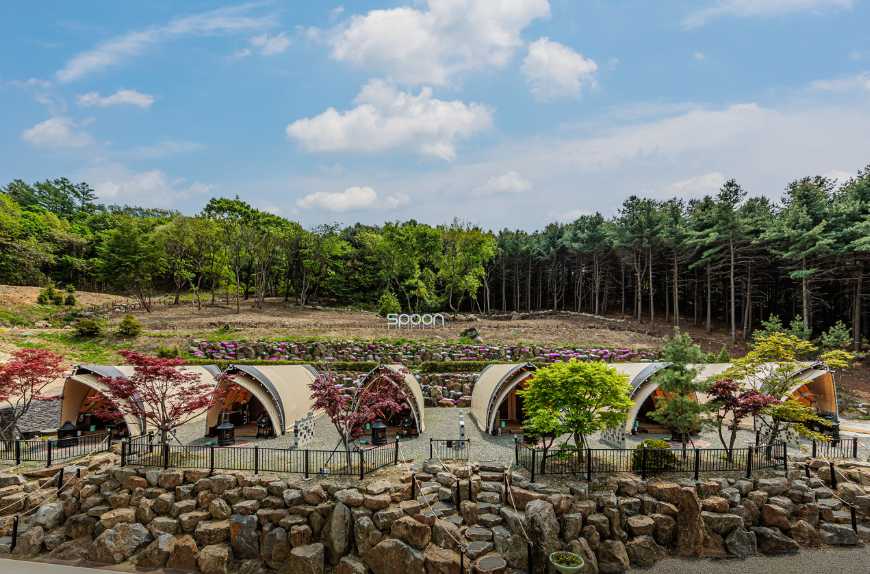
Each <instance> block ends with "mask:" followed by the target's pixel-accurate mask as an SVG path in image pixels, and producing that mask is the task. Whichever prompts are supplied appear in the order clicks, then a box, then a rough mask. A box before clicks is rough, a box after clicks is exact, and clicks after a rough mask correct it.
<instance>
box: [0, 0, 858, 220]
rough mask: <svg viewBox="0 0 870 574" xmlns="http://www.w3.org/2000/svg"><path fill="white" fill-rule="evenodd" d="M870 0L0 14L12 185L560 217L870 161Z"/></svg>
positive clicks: (0, 175) (479, 1) (166, 198)
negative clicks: (63, 184)
mask: <svg viewBox="0 0 870 574" xmlns="http://www.w3.org/2000/svg"><path fill="white" fill-rule="evenodd" d="M868 24H870V2H868V1H867V0H696V1H694V2H689V1H677V0H674V1H662V2H641V1H635V2H628V1H617V0H598V1H582V2H578V1H576V0H573V1H571V0H550V1H547V0H498V1H497V0H428V1H415V0H408V1H406V2H344V3H338V2H333V3H330V2H277V1H265V2H256V3H248V4H239V3H236V4H229V3H224V2H210V1H189V2H184V3H179V2H170V1H159V0H152V1H149V2H143V3H129V2H124V3H118V2H102V1H90V2H65V1H55V2H40V3H38V5H37V4H34V3H29V4H26V5H25V4H19V5H18V6H13V5H12V3H3V5H2V6H0V38H2V40H0V46H2V49H0V106H2V109H3V122H2V129H0V158H2V160H0V181H2V182H8V181H10V180H12V179H14V178H21V179H25V180H37V179H43V178H51V177H59V176H67V177H70V178H72V179H76V180H84V181H88V182H89V183H90V184H91V185H92V186H93V187H94V188H95V189H96V191H97V193H98V194H99V195H100V197H101V198H102V199H103V200H104V201H106V202H110V203H128V204H136V205H145V206H156V207H166V208H173V209H178V210H181V211H183V212H186V213H195V212H196V211H197V210H198V209H199V208H200V207H201V206H202V205H203V204H204V202H205V201H207V200H208V198H209V197H212V196H227V197H232V196H234V195H238V196H240V197H241V198H243V199H245V200H247V201H249V202H250V203H252V204H253V205H255V206H257V207H259V208H262V209H266V210H270V211H273V212H276V213H279V214H281V215H284V216H286V217H289V218H292V219H297V220H299V221H301V222H302V223H303V224H304V225H306V226H312V225H316V224H318V223H324V222H333V221H338V222H345V223H351V222H355V221H363V222H367V223H379V222H382V221H385V220H396V219H408V218H415V219H417V220H421V221H426V222H430V223H440V222H445V221H450V220H451V219H453V218H454V217H459V218H461V219H464V220H467V221H470V222H474V223H479V224H481V225H484V226H486V227H489V228H501V227H521V228H538V227H542V226H543V225H545V224H546V223H547V222H549V221H553V220H569V219H571V218H573V217H576V216H577V215H579V214H581V213H587V212H593V211H596V210H599V211H602V212H604V213H607V214H611V213H614V212H615V210H616V209H618V207H619V205H620V203H621V202H622V200H623V199H624V198H625V197H627V196H628V195H630V194H642V195H648V196H653V197H658V198H666V197H670V196H673V195H679V196H682V197H685V198H687V199H688V198H691V197H697V196H699V195H703V194H704V193H712V192H715V190H716V189H717V188H718V187H719V185H721V183H722V182H723V181H724V179H726V178H730V177H735V178H737V180H738V181H739V182H741V183H742V184H743V185H744V187H745V188H746V189H747V190H748V191H749V192H750V193H752V194H765V195H768V196H770V197H773V198H776V197H779V195H780V194H781V191H782V189H783V188H784V186H785V185H786V183H788V181H790V180H792V179H795V178H798V177H801V176H804V175H815V174H823V175H828V176H831V177H837V178H840V179H841V180H842V179H844V178H846V177H848V175H849V174H851V173H854V172H855V171H857V170H858V169H859V168H861V167H863V166H864V165H866V164H868V163H870V135H868V134H870V35H868V34H867V33H866V30H867V28H868Z"/></svg>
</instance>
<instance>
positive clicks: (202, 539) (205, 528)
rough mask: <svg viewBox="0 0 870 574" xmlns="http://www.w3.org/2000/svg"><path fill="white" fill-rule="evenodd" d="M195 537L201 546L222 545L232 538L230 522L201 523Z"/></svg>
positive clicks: (194, 533) (197, 527)
mask: <svg viewBox="0 0 870 574" xmlns="http://www.w3.org/2000/svg"><path fill="white" fill-rule="evenodd" d="M254 524H256V517H254ZM193 535H194V536H195V537H196V543H197V544H198V545H200V546H208V545H210V544H220V543H222V542H225V541H226V540H227V539H228V538H229V537H230V521H229V520H212V521H204V522H200V523H199V524H197V525H196V530H194V532H193Z"/></svg>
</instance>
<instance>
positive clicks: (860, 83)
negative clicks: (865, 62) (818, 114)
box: [810, 72, 870, 93]
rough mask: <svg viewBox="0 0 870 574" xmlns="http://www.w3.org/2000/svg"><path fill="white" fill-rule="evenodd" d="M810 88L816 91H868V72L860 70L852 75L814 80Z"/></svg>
mask: <svg viewBox="0 0 870 574" xmlns="http://www.w3.org/2000/svg"><path fill="white" fill-rule="evenodd" d="M810 89H812V90H815V91H818V92H832V93H844V92H852V91H856V90H857V91H862V92H870V72H861V73H860V74H854V75H852V76H844V77H841V78H832V79H827V80H816V81H815V82H813V83H811V84H810Z"/></svg>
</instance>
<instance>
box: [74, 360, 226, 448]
mask: <svg viewBox="0 0 870 574" xmlns="http://www.w3.org/2000/svg"><path fill="white" fill-rule="evenodd" d="M179 368H180V369H182V370H184V371H189V372H194V373H196V374H197V375H198V376H199V378H200V380H201V381H203V382H208V383H214V382H215V381H216V379H217V377H218V376H220V369H218V368H217V367H216V366H214V365H205V366H182V367H179ZM134 370H135V369H134V367H133V366H131V365H116V366H111V365H92V364H87V365H78V366H76V367H75V368H74V369H73V371H72V374H71V375H70V376H69V377H67V378H66V380H64V383H63V392H62V394H61V413H60V423H61V424H64V423H66V422H67V421H69V422H71V423H73V424H76V422H77V421H78V418H79V414H81V410H82V406H83V405H84V402H85V399H86V398H87V397H88V396H89V395H93V394H95V393H96V394H99V395H102V397H103V398H104V399H105V400H111V399H109V397H108V396H107V395H106V390H107V389H106V385H105V384H104V383H103V382H102V381H101V380H100V379H101V378H103V377H106V378H109V377H111V378H119V377H129V376H130V375H131V374H133V372H134ZM128 400H135V398H134V397H132V398H130V399H128ZM124 410H129V406H128V407H127V408H126V409H124ZM203 414H204V412H203ZM199 416H202V415H199ZM199 416H198V417H196V418H199ZM123 418H124V423H125V424H126V425H127V430H128V432H129V433H130V435H131V436H136V435H140V434H142V433H143V432H145V431H146V430H147V429H146V428H145V426H146V425H145V421H141V420H139V419H138V418H137V417H135V416H133V415H130V414H124V415H123ZM194 420H195V419H194Z"/></svg>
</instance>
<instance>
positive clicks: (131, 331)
mask: <svg viewBox="0 0 870 574" xmlns="http://www.w3.org/2000/svg"><path fill="white" fill-rule="evenodd" d="M140 333H142V324H141V323H140V322H139V320H138V319H136V317H134V316H133V315H124V318H123V319H121V322H120V323H119V324H118V336H119V337H129V338H134V337H138V336H139V334H140Z"/></svg>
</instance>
